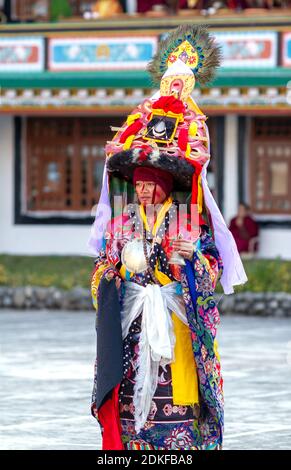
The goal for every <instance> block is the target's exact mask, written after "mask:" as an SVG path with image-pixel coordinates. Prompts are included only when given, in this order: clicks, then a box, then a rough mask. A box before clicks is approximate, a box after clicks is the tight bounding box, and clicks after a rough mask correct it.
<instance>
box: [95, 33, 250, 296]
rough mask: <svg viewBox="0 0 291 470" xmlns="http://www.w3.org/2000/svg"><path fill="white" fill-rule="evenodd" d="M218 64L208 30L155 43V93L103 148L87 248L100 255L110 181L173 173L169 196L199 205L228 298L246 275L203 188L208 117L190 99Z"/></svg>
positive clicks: (174, 35)
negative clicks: (149, 172) (184, 196)
mask: <svg viewBox="0 0 291 470" xmlns="http://www.w3.org/2000/svg"><path fill="white" fill-rule="evenodd" d="M220 59H221V52H220V48H219V46H218V45H217V44H216V42H215V39H214V37H213V36H211V35H210V34H209V32H208V29H207V27H206V26H191V25H187V26H180V27H179V28H177V29H176V30H175V31H173V32H171V33H170V34H169V35H168V36H167V38H166V39H165V40H163V41H162V42H161V43H160V45H159V48H158V50H157V53H156V54H155V56H154V57H153V59H152V61H151V62H150V63H149V65H148V70H149V72H150V74H151V76H152V80H153V82H154V83H155V84H159V91H158V92H156V93H155V94H154V95H153V96H152V97H151V98H148V99H146V100H144V101H143V102H142V103H141V104H139V105H138V106H137V107H136V108H135V109H134V110H133V112H132V113H131V114H130V115H129V116H128V117H127V119H126V122H125V123H124V124H123V125H122V126H121V127H120V128H112V130H114V131H116V134H115V136H114V137H113V138H112V140H111V141H109V142H107V145H106V147H105V153H106V164H105V166H104V174H103V185H102V191H101V196H100V201H99V204H98V207H97V212H96V217H95V222H94V224H93V226H92V230H91V237H90V240H89V247H90V250H91V251H92V252H93V253H94V254H98V252H99V251H100V250H101V249H102V247H103V246H104V238H103V234H104V231H105V227H106V224H107V222H108V220H109V219H110V214H111V209H110V201H109V187H110V184H109V176H110V175H114V176H117V177H119V178H121V179H123V180H125V181H132V178H133V172H134V169H135V168H137V167H152V168H160V169H162V170H166V171H167V172H169V173H171V174H172V175H173V181H174V187H173V189H174V190H178V191H180V190H182V191H189V192H191V194H192V195H191V203H192V204H197V206H198V211H199V213H201V211H202V206H203V205H204V206H205V208H206V210H207V213H208V215H209V216H210V218H211V222H212V227H213V235H214V238H215V242H216V246H217V248H218V250H219V252H220V255H221V257H222V260H223V264H224V270H223V274H222V277H221V284H222V286H223V288H224V292H225V293H226V294H230V293H232V292H233V286H234V285H237V284H243V283H244V282H246V280H247V277H246V274H245V271H244V268H243V265H242V262H241V259H240V256H239V254H238V251H237V247H236V243H235V241H234V239H233V236H232V234H231V232H230V231H229V230H228V228H227V226H226V224H225V221H224V219H223V217H222V215H221V213H220V210H219V208H218V207H217V204H216V202H215V200H214V198H213V196H212V194H211V191H210V190H209V187H208V184H207V179H206V171H207V170H206V169H207V165H208V163H209V159H210V143H209V135H208V129H207V125H206V119H207V118H206V116H205V115H204V114H203V112H202V111H201V110H200V109H199V107H198V106H197V104H196V103H195V101H194V100H193V98H192V97H191V92H192V90H193V88H194V86H195V82H196V81H197V82H199V83H200V84H202V85H205V84H207V83H208V82H210V81H211V80H212V79H213V78H214V76H215V71H216V69H217V67H218V66H219V64H220Z"/></svg>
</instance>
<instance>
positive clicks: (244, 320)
mask: <svg viewBox="0 0 291 470" xmlns="http://www.w3.org/2000/svg"><path fill="white" fill-rule="evenodd" d="M0 325H1V337H0V346H1V349H0V381H1V388H0V449H11V450H12V449H51V450H52V449H72V450H74V449H78V450H79V449H80V450H81V449H84V450H85V449H91V450H95V449H99V448H100V433H99V430H98V428H97V423H95V420H94V419H93V418H92V417H91V415H90V410H89V408H90V398H91V389H92V382H93V364H94V357H95V349H96V346H95V316H94V312H93V311H92V313H90V312H86V313H81V312H59V311H56V312H52V311H50V312H32V311H31V312H30V311H28V312H22V311H19V312H17V311H8V310H7V311H4V310H2V311H0ZM218 340H219V346H220V354H221V359H222V368H223V375H224V381H225V400H226V407H225V440H224V448H225V450H228V449H245V450H246V449H291V319H289V320H288V319H273V318H256V317H249V316H248V317H238V316H233V317H230V316H228V317H222V319H221V326H220V330H219V336H218Z"/></svg>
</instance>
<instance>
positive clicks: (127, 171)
mask: <svg viewBox="0 0 291 470" xmlns="http://www.w3.org/2000/svg"><path fill="white" fill-rule="evenodd" d="M219 63H220V49H219V47H218V46H217V45H216V44H215V42H214V39H213V37H211V36H210V34H209V32H208V30H207V27H205V26H181V27H179V28H177V29H176V30H175V31H174V32H172V33H170V34H169V35H168V37H167V39H165V40H164V41H162V42H161V43H160V46H159V48H158V51H157V53H156V55H155V56H154V58H153V59H152V61H151V62H150V63H149V65H148V70H149V72H150V73H151V76H152V80H153V82H154V83H155V84H157V83H158V84H159V92H157V93H155V94H154V95H153V96H152V97H151V98H149V99H146V100H144V101H143V103H141V104H140V105H139V106H137V108H136V109H134V111H133V112H132V114H130V115H129V116H128V117H127V120H126V122H125V123H124V124H123V125H122V127H121V128H119V129H117V133H116V134H115V136H114V138H113V139H112V141H110V142H108V144H107V146H106V148H105V151H106V156H107V169H108V171H109V173H111V174H113V175H115V176H119V177H120V178H123V179H125V180H131V179H132V175H133V171H134V169H135V168H136V167H138V166H152V167H156V168H161V169H163V170H166V171H168V172H169V173H171V174H172V175H173V177H174V189H175V190H182V191H185V190H186V191H190V190H191V188H192V195H193V193H197V185H198V176H199V174H200V172H201V169H202V167H203V165H204V164H205V163H206V162H207V161H208V160H209V158H210V154H209V150H208V144H207V135H206V130H205V120H206V116H205V115H204V114H203V113H202V111H201V110H200V109H199V108H198V106H197V105H196V103H195V102H194V100H193V98H192V97H191V92H192V91H193V88H194V86H195V81H198V82H200V83H201V84H205V83H208V82H209V81H210V80H211V79H212V78H213V77H214V75H215V69H216V68H217V67H218V66H219ZM194 199H195V197H194ZM193 202H196V201H193Z"/></svg>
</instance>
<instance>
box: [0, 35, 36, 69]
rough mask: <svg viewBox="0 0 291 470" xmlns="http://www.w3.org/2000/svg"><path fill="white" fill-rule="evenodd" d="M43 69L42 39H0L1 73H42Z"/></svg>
mask: <svg viewBox="0 0 291 470" xmlns="http://www.w3.org/2000/svg"><path fill="white" fill-rule="evenodd" d="M43 69H44V39H43V38H33V39H32V38H24V37H21V38H2V37H1V38H0V70H1V72H10V71H42V70H43Z"/></svg>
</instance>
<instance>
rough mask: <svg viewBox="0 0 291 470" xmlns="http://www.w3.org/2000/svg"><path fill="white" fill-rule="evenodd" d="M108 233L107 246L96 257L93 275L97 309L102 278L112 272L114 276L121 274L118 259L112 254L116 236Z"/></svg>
mask: <svg viewBox="0 0 291 470" xmlns="http://www.w3.org/2000/svg"><path fill="white" fill-rule="evenodd" d="M106 235H107V238H106V248H105V250H103V251H100V252H99V255H98V257H97V258H96V259H95V267H94V270H93V273H92V277H91V295H92V303H93V307H94V308H95V310H96V311H97V310H98V288H99V284H100V281H101V279H102V278H103V277H106V276H108V275H112V274H113V276H114V277H116V276H118V275H119V273H118V270H117V269H116V262H117V260H114V259H113V255H112V252H114V249H113V245H114V243H113V240H114V238H113V237H112V236H111V234H110V233H109V232H107V233H106Z"/></svg>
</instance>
